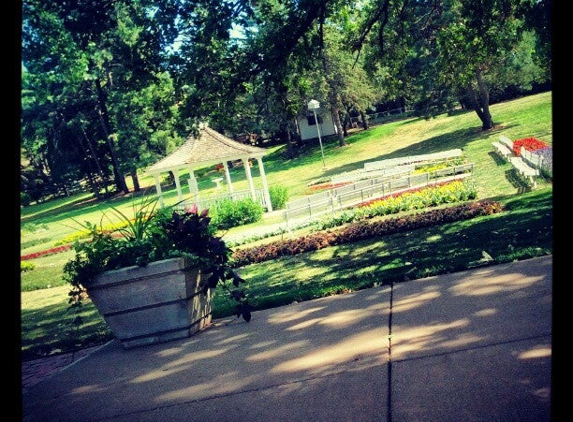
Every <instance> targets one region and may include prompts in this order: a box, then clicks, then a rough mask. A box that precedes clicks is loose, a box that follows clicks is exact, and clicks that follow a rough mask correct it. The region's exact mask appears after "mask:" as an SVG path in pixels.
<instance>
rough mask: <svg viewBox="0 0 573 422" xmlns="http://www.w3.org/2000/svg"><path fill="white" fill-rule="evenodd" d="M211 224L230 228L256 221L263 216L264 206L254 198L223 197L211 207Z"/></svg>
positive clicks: (219, 227)
mask: <svg viewBox="0 0 573 422" xmlns="http://www.w3.org/2000/svg"><path fill="white" fill-rule="evenodd" d="M210 212H211V215H212V219H211V224H213V226H215V227H216V228H218V229H223V230H224V229H230V228H231V227H237V226H242V225H244V224H250V223H256V222H257V221H259V220H260V219H261V218H262V217H263V206H262V205H261V204H260V203H258V202H256V201H255V200H253V199H252V198H245V199H240V200H236V201H235V200H232V199H223V200H222V201H220V202H217V204H215V205H214V206H213V207H211V209H210Z"/></svg>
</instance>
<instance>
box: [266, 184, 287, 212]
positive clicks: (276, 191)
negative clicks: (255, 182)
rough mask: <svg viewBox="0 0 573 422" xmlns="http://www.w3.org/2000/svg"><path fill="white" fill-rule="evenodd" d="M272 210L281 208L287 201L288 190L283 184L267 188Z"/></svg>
mask: <svg viewBox="0 0 573 422" xmlns="http://www.w3.org/2000/svg"><path fill="white" fill-rule="evenodd" d="M269 195H270V197H271V205H272V206H273V210H280V209H283V208H284V207H285V205H286V203H287V201H288V190H287V188H285V187H284V186H271V187H270V188H269Z"/></svg>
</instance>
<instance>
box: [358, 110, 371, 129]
mask: <svg viewBox="0 0 573 422" xmlns="http://www.w3.org/2000/svg"><path fill="white" fill-rule="evenodd" d="M360 119H361V120H362V128H363V129H364V130H367V129H370V126H369V125H368V116H366V113H364V112H363V111H362V110H361V111H360Z"/></svg>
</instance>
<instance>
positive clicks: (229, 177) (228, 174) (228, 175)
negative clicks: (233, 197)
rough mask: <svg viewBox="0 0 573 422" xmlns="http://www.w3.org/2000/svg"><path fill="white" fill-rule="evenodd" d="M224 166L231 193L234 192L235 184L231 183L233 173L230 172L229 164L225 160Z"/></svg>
mask: <svg viewBox="0 0 573 422" xmlns="http://www.w3.org/2000/svg"><path fill="white" fill-rule="evenodd" d="M223 167H224V168H225V178H226V179H227V186H228V187H229V193H233V184H232V183H231V173H229V165H228V164H227V162H226V161H223Z"/></svg>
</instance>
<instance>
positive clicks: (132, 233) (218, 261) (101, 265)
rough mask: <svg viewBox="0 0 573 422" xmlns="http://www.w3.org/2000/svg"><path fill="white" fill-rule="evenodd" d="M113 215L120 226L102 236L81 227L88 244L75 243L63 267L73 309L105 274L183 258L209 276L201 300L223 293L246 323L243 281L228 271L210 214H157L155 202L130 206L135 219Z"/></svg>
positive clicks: (248, 316) (192, 211)
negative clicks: (215, 291) (210, 293)
mask: <svg viewBox="0 0 573 422" xmlns="http://www.w3.org/2000/svg"><path fill="white" fill-rule="evenodd" d="M112 211H113V213H114V214H115V215H116V217H119V218H120V219H121V220H122V221H123V222H124V224H120V225H118V228H117V229H116V230H113V231H107V230H106V231H104V230H103V229H102V227H103V226H104V225H103V224H102V222H100V224H99V225H94V224H91V223H89V222H86V223H84V224H82V227H83V228H84V229H85V230H87V231H88V232H89V233H90V239H89V240H87V241H76V242H75V243H74V249H75V256H74V258H73V259H71V260H69V261H68V262H66V264H65V265H64V279H65V280H66V281H67V282H69V283H70V284H71V286H72V289H71V291H70V293H69V295H70V304H71V305H72V306H77V305H81V301H82V299H83V298H85V297H86V296H87V292H88V290H89V286H90V282H91V281H92V280H93V279H94V277H96V276H97V275H99V274H101V273H102V272H104V271H108V270H115V269H120V268H125V267H129V266H135V265H137V266H146V265H147V264H149V263H150V262H153V261H159V260H163V259H169V258H177V257H185V258H188V259H189V260H190V262H191V263H192V264H194V265H196V266H199V267H201V268H202V269H204V270H205V273H210V274H211V275H210V277H209V278H208V279H207V281H206V283H204V284H203V285H202V286H201V291H202V293H203V294H207V292H208V290H209V289H211V288H212V289H215V288H217V287H221V288H222V289H224V290H225V291H226V292H227V294H228V297H229V298H230V299H231V300H234V301H236V303H237V304H236V315H237V317H242V318H243V319H244V320H246V321H250V319H251V307H250V305H249V303H248V297H247V295H246V294H245V292H244V291H243V290H242V289H240V288H239V287H240V285H241V284H242V283H245V280H243V279H242V278H241V277H240V276H239V275H238V273H236V272H235V271H234V270H233V269H232V268H231V266H230V265H229V257H230V255H231V250H230V248H228V247H227V246H226V244H225V242H224V241H223V239H222V238H221V237H218V236H216V235H215V234H214V229H213V228H212V227H211V225H210V222H211V218H210V217H209V215H208V214H209V212H208V210H203V211H202V212H201V213H199V212H198V209H197V206H195V205H194V206H192V207H186V208H185V209H184V210H183V211H178V210H176V209H175V208H164V209H159V210H158V209H157V200H156V199H155V198H153V199H145V198H144V199H143V200H142V201H141V202H139V203H138V204H136V205H135V206H134V213H133V214H134V218H129V217H128V216H127V215H126V214H125V213H122V212H120V211H119V210H118V209H116V208H112ZM104 217H105V215H104ZM104 217H102V221H103V219H104Z"/></svg>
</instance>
